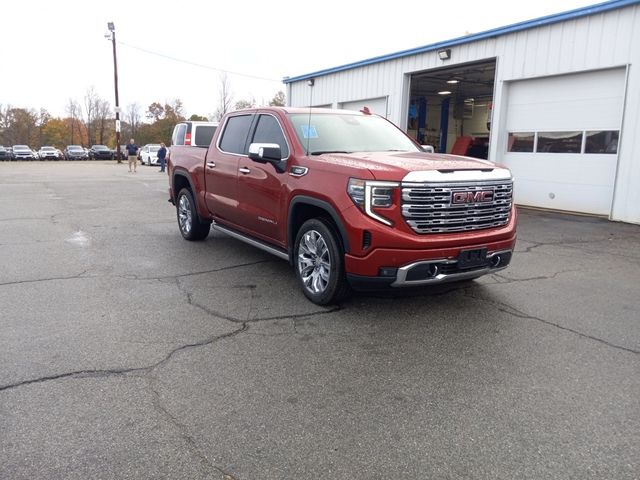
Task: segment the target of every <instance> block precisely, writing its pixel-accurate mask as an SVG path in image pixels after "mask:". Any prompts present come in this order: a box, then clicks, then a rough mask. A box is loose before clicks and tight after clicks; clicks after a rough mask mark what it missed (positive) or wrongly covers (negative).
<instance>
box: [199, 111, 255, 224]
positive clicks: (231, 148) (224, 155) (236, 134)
mask: <svg viewBox="0 0 640 480" xmlns="http://www.w3.org/2000/svg"><path fill="white" fill-rule="evenodd" d="M253 117H254V116H253V114H244V115H233V116H229V117H227V120H226V121H225V123H224V125H223V126H222V127H221V128H222V129H223V130H222V132H221V134H220V135H219V136H218V138H217V140H216V144H215V145H212V146H211V148H209V150H208V151H207V155H206V159H205V165H204V170H205V172H204V178H205V202H206V204H207V208H208V209H209V211H210V212H211V213H212V214H213V216H214V218H215V219H216V220H217V221H222V223H226V224H233V225H237V224H238V165H239V162H240V160H241V159H243V158H247V137H248V134H249V130H250V128H251V122H252V120H253Z"/></svg>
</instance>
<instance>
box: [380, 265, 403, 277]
mask: <svg viewBox="0 0 640 480" xmlns="http://www.w3.org/2000/svg"><path fill="white" fill-rule="evenodd" d="M378 275H379V276H381V277H393V278H395V277H396V276H397V275H398V269H397V268H395V267H380V270H378Z"/></svg>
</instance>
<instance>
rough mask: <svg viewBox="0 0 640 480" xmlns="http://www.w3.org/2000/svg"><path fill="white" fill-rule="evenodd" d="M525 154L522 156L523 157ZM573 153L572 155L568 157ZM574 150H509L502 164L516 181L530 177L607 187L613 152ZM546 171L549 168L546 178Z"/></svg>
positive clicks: (610, 173) (610, 174)
mask: <svg viewBox="0 0 640 480" xmlns="http://www.w3.org/2000/svg"><path fill="white" fill-rule="evenodd" d="M523 157H526V158H523ZM571 157H573V158H571ZM585 157H587V156H586V155H575V154H564V155H563V154H539V155H536V156H535V157H533V156H531V155H526V154H525V155H522V154H510V155H507V157H506V164H507V166H508V167H509V168H510V169H511V171H512V173H513V176H514V178H515V179H516V181H518V182H519V181H520V180H521V179H530V180H534V181H538V182H544V181H547V180H552V181H553V182H555V183H566V184H575V185H593V186H601V187H609V186H611V185H612V182H613V181H614V180H615V166H616V165H615V155H589V157H593V158H585ZM549 172H553V176H552V178H550V175H549Z"/></svg>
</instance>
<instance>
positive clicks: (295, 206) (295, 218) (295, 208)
mask: <svg viewBox="0 0 640 480" xmlns="http://www.w3.org/2000/svg"><path fill="white" fill-rule="evenodd" d="M317 217H325V218H327V219H328V220H330V221H331V223H332V224H333V226H334V227H335V229H336V231H337V233H338V240H339V241H340V244H341V246H342V249H343V251H344V253H349V237H348V235H347V230H346V228H345V227H344V223H343V222H342V219H341V218H340V216H339V215H338V213H337V212H336V210H335V208H333V206H332V205H331V204H330V203H329V202H326V201H324V200H320V199H317V198H313V197H308V196H306V195H298V196H296V197H294V198H293V199H292V200H291V203H290V204H289V215H288V217H287V245H288V247H289V248H288V250H289V262H290V263H292V262H293V249H294V243H295V241H296V235H297V233H298V230H299V229H300V227H301V226H302V224H303V223H304V222H306V221H307V220H309V219H310V218H317Z"/></svg>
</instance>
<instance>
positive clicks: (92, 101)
mask: <svg viewBox="0 0 640 480" xmlns="http://www.w3.org/2000/svg"><path fill="white" fill-rule="evenodd" d="M98 101H99V97H98V94H97V93H96V91H95V89H94V87H93V86H91V87H89V88H88V89H87V93H86V94H85V96H84V111H85V119H86V128H87V139H88V141H89V145H93V144H94V143H95V136H96V134H95V131H94V128H93V123H94V121H95V118H96V110H97V103H98Z"/></svg>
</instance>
